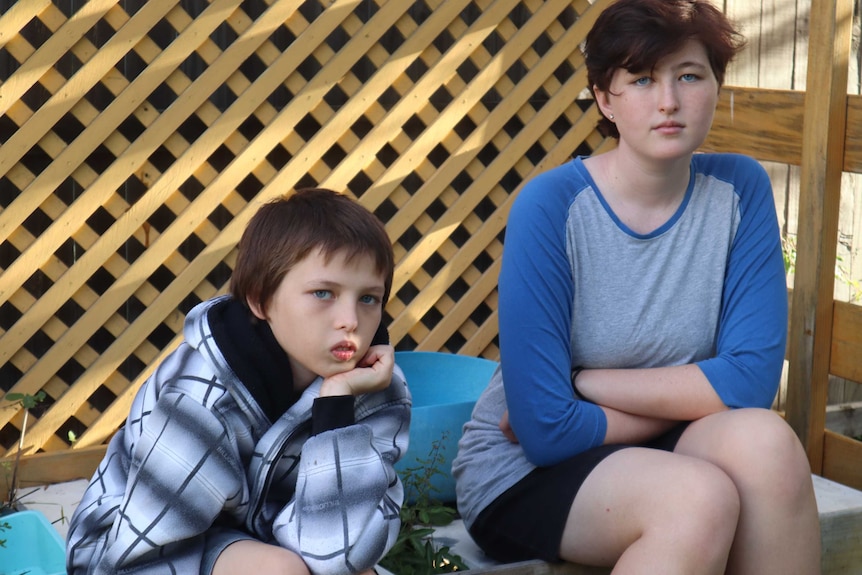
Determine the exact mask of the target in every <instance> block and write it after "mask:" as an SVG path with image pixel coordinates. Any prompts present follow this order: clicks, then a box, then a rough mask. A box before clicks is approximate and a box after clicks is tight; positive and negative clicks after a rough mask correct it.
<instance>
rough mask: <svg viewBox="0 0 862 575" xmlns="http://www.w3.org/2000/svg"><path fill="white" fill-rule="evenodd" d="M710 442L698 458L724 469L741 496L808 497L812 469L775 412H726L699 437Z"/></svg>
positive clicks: (791, 433) (703, 443) (696, 447)
mask: <svg viewBox="0 0 862 575" xmlns="http://www.w3.org/2000/svg"><path fill="white" fill-rule="evenodd" d="M701 432H702V433H703V434H705V435H709V436H710V437H709V438H708V439H707V440H706V441H703V442H701V444H700V445H697V446H695V447H694V451H697V450H700V452H699V453H695V455H696V456H700V457H703V458H704V459H706V460H708V461H711V462H712V463H715V464H716V465H718V466H719V467H721V468H722V469H723V470H724V471H725V472H726V473H727V474H728V475H729V476H730V477H731V478H732V479H733V480H734V482H735V483H736V484H737V487H738V488H739V489H740V490H743V491H744V492H746V493H752V494H756V495H757V496H758V497H765V498H770V499H775V500H777V501H790V502H792V501H794V500H797V499H798V498H800V497H808V496H809V495H810V492H811V490H812V486H811V469H810V467H809V464H808V458H807V456H806V454H805V450H804V449H803V447H802V444H801V443H800V441H799V438H798V437H797V436H796V434H795V433H794V432H793V429H792V428H791V427H790V426H789V425H788V424H787V422H785V421H784V419H783V418H782V417H781V416H780V415H778V414H777V413H775V412H774V411H771V410H767V409H739V410H735V411H732V412H725V413H724V414H721V417H720V418H718V419H717V420H715V421H713V422H712V423H711V424H710V425H709V426H707V427H704V428H702V429H701V430H700V431H699V432H698V433H701Z"/></svg>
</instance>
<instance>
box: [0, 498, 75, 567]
mask: <svg viewBox="0 0 862 575" xmlns="http://www.w3.org/2000/svg"><path fill="white" fill-rule="evenodd" d="M0 523H7V524H8V525H9V528H8V529H4V530H2V531H0V539H5V540H6V545H5V547H0V575H23V574H25V573H26V574H27V575H66V544H65V542H64V541H63V538H62V537H60V534H59V533H58V532H57V530H56V529H54V526H53V525H51V524H50V523H49V522H48V519H46V518H45V516H44V515H42V514H41V513H39V512H38V511H17V512H15V513H12V514H10V515H5V516H3V517H0Z"/></svg>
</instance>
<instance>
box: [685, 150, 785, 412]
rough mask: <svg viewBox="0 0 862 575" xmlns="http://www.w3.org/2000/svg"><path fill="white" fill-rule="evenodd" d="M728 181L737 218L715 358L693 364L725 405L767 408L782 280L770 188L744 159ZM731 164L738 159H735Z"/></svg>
mask: <svg viewBox="0 0 862 575" xmlns="http://www.w3.org/2000/svg"><path fill="white" fill-rule="evenodd" d="M741 161H742V162H744V164H743V165H744V167H745V169H740V164H739V163H737V164H736V170H735V172H734V176H733V179H734V181H735V185H736V188H737V190H738V193H739V212H740V220H739V226H738V228H737V232H736V236H735V238H734V240H733V244H732V246H731V251H730V257H729V260H728V265H727V272H726V277H725V281H724V293H723V295H722V307H721V316H720V319H719V327H718V335H717V343H716V354H715V357H712V358H710V359H707V360H705V361H701V362H699V363H698V365H699V366H700V369H701V370H702V371H703V373H704V374H705V375H706V377H707V379H708V380H709V382H710V383H711V384H712V386H713V388H714V389H715V391H716V393H718V395H719V397H720V398H721V400H722V401H723V402H724V404H725V405H727V406H728V407H732V408H739V407H764V408H768V407H770V406H771V404H772V401H773V399H774V398H775V394H776V392H777V391H778V384H779V381H780V379H781V370H782V366H783V363H784V356H785V350H786V345H787V280H786V278H785V272H784V259H783V256H782V252H781V237H780V233H779V229H778V220H777V217H776V214H775V203H774V200H773V197H772V186H771V184H770V181H769V178H768V177H767V175H766V172H765V171H764V170H763V168H762V167H761V166H760V165H759V164H757V163H756V162H755V161H754V160H751V159H749V158H744V159H743V160H741ZM737 162H740V160H739V159H737Z"/></svg>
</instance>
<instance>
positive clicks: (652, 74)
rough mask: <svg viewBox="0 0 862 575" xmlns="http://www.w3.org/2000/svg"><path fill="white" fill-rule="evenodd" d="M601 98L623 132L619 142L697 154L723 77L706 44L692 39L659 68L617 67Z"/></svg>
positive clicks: (644, 151) (676, 154)
mask: <svg viewBox="0 0 862 575" xmlns="http://www.w3.org/2000/svg"><path fill="white" fill-rule="evenodd" d="M595 93H596V101H597V103H598V104H599V106H600V108H601V110H602V112H603V113H604V114H605V116H607V117H608V118H611V116H612V115H613V119H612V121H613V122H614V123H616V125H617V129H618V130H619V132H620V142H619V146H620V148H627V149H629V150H630V151H632V152H634V153H635V154H636V155H639V156H642V157H644V158H650V159H654V160H675V159H680V158H686V157H687V156H689V155H690V154H692V153H693V152H694V151H695V150H696V149H697V148H698V147H700V145H701V144H702V143H703V141H704V140H705V139H706V136H707V134H708V133H709V129H710V127H711V125H712V118H713V115H714V114H715V107H716V104H717V103H718V81H717V80H716V78H715V74H713V72H712V68H711V67H710V65H709V58H708V56H707V53H706V48H704V46H703V44H702V43H700V42H699V41H697V40H689V41H688V42H686V43H685V44H684V45H683V47H682V48H681V49H680V50H679V51H678V52H674V53H673V54H670V55H669V56H666V57H665V58H663V59H661V60H659V61H658V63H657V64H656V66H655V69H654V70H638V71H629V70H624V69H622V68H620V69H617V70H616V72H614V75H613V77H612V79H611V83H610V89H609V90H608V91H607V92H602V91H600V90H596V91H595Z"/></svg>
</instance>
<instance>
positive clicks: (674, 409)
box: [575, 364, 727, 421]
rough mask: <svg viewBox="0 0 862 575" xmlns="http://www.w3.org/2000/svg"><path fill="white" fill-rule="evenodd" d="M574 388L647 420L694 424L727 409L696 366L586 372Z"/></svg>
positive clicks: (585, 394)
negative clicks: (694, 421)
mask: <svg viewBox="0 0 862 575" xmlns="http://www.w3.org/2000/svg"><path fill="white" fill-rule="evenodd" d="M575 385H576V388H577V390H578V392H579V393H580V394H581V395H583V396H584V397H586V398H587V399H589V400H590V401H592V402H594V403H596V404H598V405H600V406H603V407H609V408H611V409H613V410H616V411H621V412H625V413H627V414H632V415H639V416H643V417H647V418H656V419H660V420H667V419H669V420H677V421H691V420H695V419H700V418H701V417H704V416H706V415H709V414H711V413H716V412H719V411H724V410H726V409H727V407H726V406H725V405H724V403H722V401H721V399H720V398H719V397H718V394H716V392H715V390H714V389H713V387H712V385H711V384H710V383H709V380H707V378H706V376H705V375H704V374H703V372H702V371H701V370H700V368H699V367H697V366H696V365H694V364H689V365H680V366H673V367H655V368H648V369H591V370H583V371H581V372H580V373H579V374H578V376H577V378H576V380H575Z"/></svg>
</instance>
